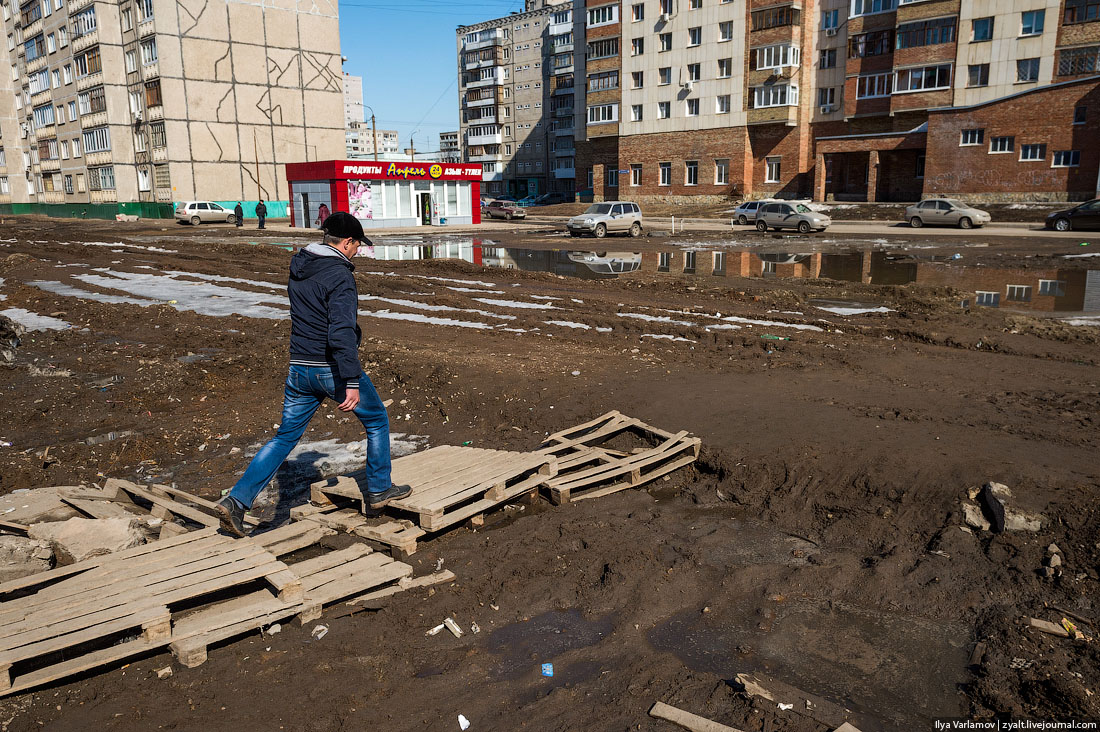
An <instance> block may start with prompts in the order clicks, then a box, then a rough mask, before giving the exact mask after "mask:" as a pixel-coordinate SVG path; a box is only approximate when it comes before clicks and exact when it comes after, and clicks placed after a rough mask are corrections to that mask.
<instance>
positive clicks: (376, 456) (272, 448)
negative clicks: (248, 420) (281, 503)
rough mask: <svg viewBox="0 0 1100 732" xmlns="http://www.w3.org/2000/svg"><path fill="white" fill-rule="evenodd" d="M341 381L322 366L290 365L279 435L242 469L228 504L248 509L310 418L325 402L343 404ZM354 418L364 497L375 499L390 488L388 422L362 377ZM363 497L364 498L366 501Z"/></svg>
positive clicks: (368, 382)
mask: <svg viewBox="0 0 1100 732" xmlns="http://www.w3.org/2000/svg"><path fill="white" fill-rule="evenodd" d="M341 382H342V380H341V379H339V378H338V377H336V376H335V375H334V374H333V370H332V368H330V367H328V366H297V365H291V367H290V373H289V374H288V375H287V377H286V391H285V392H284V395H283V422H282V424H280V425H279V431H278V432H276V433H275V437H273V438H272V439H271V440H270V441H269V442H268V443H267V444H266V445H264V446H263V447H262V448H260V451H259V452H258V453H256V457H254V458H252V462H251V463H249V464H248V469H246V470H245V471H244V475H242V476H241V479H240V480H238V481H237V484H236V485H234V486H233V490H231V491H230V492H229V496H230V498H232V499H233V500H235V501H237V502H238V503H240V504H241V505H242V506H244V507H245V508H251V507H252V502H253V501H254V500H256V496H257V495H259V493H260V491H262V490H263V489H264V486H266V485H267V484H268V483H270V482H271V479H272V478H274V477H275V473H276V472H277V471H278V470H279V466H281V465H282V464H283V461H284V460H286V458H287V455H289V454H290V451H291V450H293V449H294V446H295V445H297V444H298V440H300V439H302V435H303V434H305V431H306V427H307V426H308V425H309V421H310V419H312V418H313V414H314V412H316V411H317V408H318V407H320V406H321V403H322V402H323V401H324V400H325V399H332V400H333V401H335V402H336V403H337V404H339V403H340V402H343V401H344V397H345V389H344V384H343V383H341ZM354 413H355V416H356V417H358V418H359V421H360V422H362V423H363V428H364V429H366V431H367V481H366V483H367V493H368V494H377V493H382V492H383V491H386V490H389V488H390V420H389V417H388V416H387V415H386V408H385V407H384V406H382V400H381V399H380V398H379V397H378V392H377V391H375V389H374V384H372V383H371V380H370V378H368V377H367V375H366V374H360V375H359V404H358V406H356V407H355V410H354ZM369 497H370V496H369V495H368V496H367V498H368V499H369Z"/></svg>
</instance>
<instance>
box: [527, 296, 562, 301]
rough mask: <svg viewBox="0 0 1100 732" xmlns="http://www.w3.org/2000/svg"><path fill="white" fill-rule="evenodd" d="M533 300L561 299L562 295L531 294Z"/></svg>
mask: <svg viewBox="0 0 1100 732" xmlns="http://www.w3.org/2000/svg"><path fill="white" fill-rule="evenodd" d="M531 299H532V300H560V299H561V298H560V297H554V296H553V295H531Z"/></svg>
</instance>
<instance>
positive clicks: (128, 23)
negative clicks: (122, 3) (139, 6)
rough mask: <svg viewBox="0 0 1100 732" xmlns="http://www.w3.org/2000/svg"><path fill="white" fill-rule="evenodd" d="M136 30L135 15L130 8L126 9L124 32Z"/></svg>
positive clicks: (123, 17)
mask: <svg viewBox="0 0 1100 732" xmlns="http://www.w3.org/2000/svg"><path fill="white" fill-rule="evenodd" d="M133 29H134V14H133V13H132V12H131V11H130V8H125V9H124V10H123V11H122V30H124V31H130V30H133Z"/></svg>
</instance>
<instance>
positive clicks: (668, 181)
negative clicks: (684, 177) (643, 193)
mask: <svg viewBox="0 0 1100 732" xmlns="http://www.w3.org/2000/svg"><path fill="white" fill-rule="evenodd" d="M657 170H658V171H659V172H660V177H659V178H658V180H657V183H658V185H662V186H670V185H672V163H657Z"/></svg>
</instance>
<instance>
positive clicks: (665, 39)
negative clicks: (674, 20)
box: [657, 33, 672, 51]
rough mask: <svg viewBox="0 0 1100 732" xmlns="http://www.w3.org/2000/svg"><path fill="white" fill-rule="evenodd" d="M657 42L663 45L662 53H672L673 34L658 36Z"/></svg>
mask: <svg viewBox="0 0 1100 732" xmlns="http://www.w3.org/2000/svg"><path fill="white" fill-rule="evenodd" d="M657 40H658V41H659V42H660V43H661V50H662V51H671V50H672V34H671V33H662V34H661V35H659V36H657Z"/></svg>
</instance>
